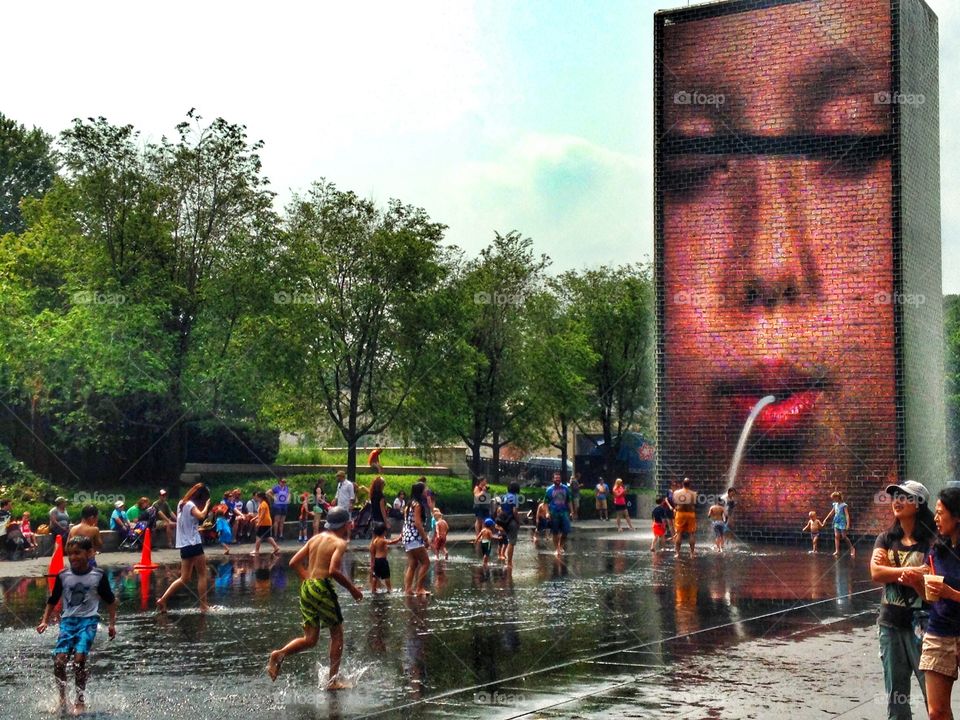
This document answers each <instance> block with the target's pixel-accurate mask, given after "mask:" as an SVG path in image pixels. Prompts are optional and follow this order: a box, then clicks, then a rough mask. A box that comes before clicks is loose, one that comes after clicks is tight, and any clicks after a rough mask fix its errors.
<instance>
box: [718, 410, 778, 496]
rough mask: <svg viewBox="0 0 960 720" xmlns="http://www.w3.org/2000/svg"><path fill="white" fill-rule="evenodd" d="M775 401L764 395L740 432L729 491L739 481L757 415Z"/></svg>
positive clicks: (732, 463)
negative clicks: (741, 463)
mask: <svg viewBox="0 0 960 720" xmlns="http://www.w3.org/2000/svg"><path fill="white" fill-rule="evenodd" d="M775 401H776V398H775V397H774V396H773V395H764V396H763V397H762V398H760V399H759V400H758V401H757V404H756V405H754V406H753V409H752V410H751V411H750V414H749V415H747V421H746V422H745V423H744V424H743V430H741V431H740V439H739V440H738V441H737V449H736V452H734V453H733V460H732V461H731V462H730V472H729V473H728V474H727V490H729V489H730V488H732V487H733V485H734V482H735V481H736V479H737V471H738V470H739V469H740V461H741V460H743V448H744V447H746V445H747V438H748V437H749V436H750V430H752V429H753V421H754V420H756V419H757V415H759V414H760V411H761V410H763V409H764V408H765V407H766V406H767V405H769V404H770V403H772V402H775Z"/></svg>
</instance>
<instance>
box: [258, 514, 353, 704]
mask: <svg viewBox="0 0 960 720" xmlns="http://www.w3.org/2000/svg"><path fill="white" fill-rule="evenodd" d="M323 527H324V530H326V531H327V532H322V533H320V534H319V535H314V536H313V537H312V538H310V540H309V542H307V544H306V545H304V546H303V547H302V548H300V549H299V550H298V551H297V554H296V555H294V556H293V557H292V558H291V559H290V567H291V568H293V570H294V572H296V573H297V574H298V575H299V576H300V578H301V580H302V581H303V582H302V583H301V584H300V613H301V615H303V637H299V638H296V639H294V640H291V641H290V642H288V643H287V644H286V645H284V646H283V647H282V648H280V649H279V650H274V651H273V652H272V653H270V661H269V662H268V663H267V674H268V675H269V676H270V679H271V680H276V679H277V676H278V675H279V674H280V666H281V665H282V664H283V660H284V658H285V657H286V656H287V655H291V654H293V653H298V652H303V651H304V650H308V649H310V648H312V647H313V646H314V645H316V644H317V640H319V638H320V626H321V625H322V626H323V627H327V628H330V677H329V678H328V680H327V690H342V689H344V688H347V687H350V685H349V684H348V683H346V682H343V681H342V680H340V678H338V677H337V676H338V674H339V672H340V658H341V656H342V655H343V615H342V614H341V613H340V603H339V602H338V601H337V593H336V591H335V590H334V589H333V583H332V582H331V580H336V581H337V582H338V583H340V584H341V585H343V587H345V588H346V589H347V590H349V591H350V594H351V595H353V598H354V600H356V601H357V602H359V601H360V600H362V599H363V593H362V592H361V591H360V589H359V588H358V587H357V586H356V585H354V584H353V583H352V582H350V578H348V577H347V576H346V575H344V574H343V573H342V572H341V571H340V561H341V560H342V559H343V553H344V551H346V549H347V538H348V537H349V536H350V512H349V511H348V510H346V509H345V508H334V509H332V510H330V512H329V513H327V521H326V523H324V526H323ZM304 564H306V567H304Z"/></svg>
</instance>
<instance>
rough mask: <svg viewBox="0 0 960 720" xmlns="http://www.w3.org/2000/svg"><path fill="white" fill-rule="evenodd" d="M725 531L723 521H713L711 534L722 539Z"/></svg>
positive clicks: (725, 527)
mask: <svg viewBox="0 0 960 720" xmlns="http://www.w3.org/2000/svg"><path fill="white" fill-rule="evenodd" d="M726 531H727V524H726V523H725V522H724V521H723V520H714V521H713V534H714V535H715V536H717V537H723V534H724V533H725V532H726Z"/></svg>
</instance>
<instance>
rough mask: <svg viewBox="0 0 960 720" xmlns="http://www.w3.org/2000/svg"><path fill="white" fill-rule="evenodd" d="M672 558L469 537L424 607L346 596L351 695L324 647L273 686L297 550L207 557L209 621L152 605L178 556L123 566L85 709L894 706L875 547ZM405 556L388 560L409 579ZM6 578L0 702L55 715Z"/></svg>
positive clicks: (623, 712) (511, 711)
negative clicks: (488, 554)
mask: <svg viewBox="0 0 960 720" xmlns="http://www.w3.org/2000/svg"><path fill="white" fill-rule="evenodd" d="M464 537H465V536H464ZM673 555H674V554H673V553H672V552H669V553H663V554H658V555H656V556H653V554H652V553H650V551H649V535H647V534H645V533H641V532H638V533H624V534H618V533H616V532H615V530H613V529H612V528H610V527H609V526H608V527H607V528H602V529H598V530H595V531H594V532H583V531H581V532H578V533H577V534H576V535H575V537H574V538H573V539H572V540H571V546H570V551H569V553H568V556H567V558H566V559H565V560H564V561H558V560H556V559H555V558H554V557H553V555H552V553H550V552H549V550H548V549H547V547H546V544H544V545H543V546H542V548H540V549H539V550H538V549H535V548H534V547H533V545H532V544H531V543H530V542H529V540H526V541H523V542H521V545H520V546H519V547H518V550H517V554H516V560H515V565H516V566H515V568H514V570H513V571H512V572H508V571H506V570H505V569H504V568H502V567H499V566H495V567H489V568H486V569H484V568H482V567H481V566H480V565H479V563H478V562H477V560H476V558H475V556H474V555H473V553H472V547H471V546H470V545H469V544H468V543H467V542H464V541H460V542H456V543H454V545H453V547H452V549H451V558H450V560H449V561H447V562H441V563H438V564H435V566H434V569H433V593H434V594H433V596H432V597H430V598H428V599H425V600H417V599H409V598H402V597H400V596H399V595H397V594H394V595H391V596H384V595H379V596H376V597H370V596H369V594H367V596H366V597H365V598H364V600H363V602H362V603H360V604H356V603H354V602H353V601H352V600H351V599H350V598H349V596H348V595H347V593H346V592H345V591H341V592H340V602H341V605H342V607H343V613H344V618H345V636H346V649H345V653H344V668H343V669H344V674H345V675H346V676H347V678H348V679H350V680H352V681H353V682H354V683H355V684H356V685H357V687H356V688H354V689H352V690H348V691H343V692H339V693H328V692H325V691H323V690H322V689H321V679H322V678H323V677H325V673H326V663H327V658H326V654H327V650H326V643H325V641H324V640H323V639H322V640H321V643H320V644H319V645H318V646H317V648H315V649H314V650H312V651H310V652H308V653H305V654H303V655H299V656H292V657H291V658H289V659H288V660H287V662H286V663H285V664H284V674H283V675H281V677H280V679H279V680H278V681H277V683H275V684H272V683H270V681H269V680H268V679H267V678H266V677H265V676H264V675H263V665H264V663H265V661H266V656H267V653H268V652H269V650H270V649H271V648H273V647H276V646H278V645H279V644H282V642H284V641H286V640H287V639H289V638H292V637H294V636H296V635H298V634H299V612H298V610H297V606H296V591H297V579H296V577H295V576H294V575H293V574H292V573H290V572H289V570H288V568H287V567H286V560H287V557H288V556H287V557H284V558H282V559H274V558H270V557H262V558H259V559H254V558H251V557H250V556H249V555H243V556H240V555H236V556H234V555H231V556H230V557H229V558H227V559H224V558H222V557H219V556H216V555H214V554H213V553H212V552H211V553H210V554H209V557H210V561H211V565H212V570H211V572H212V576H213V582H212V585H211V598H210V599H211V602H212V603H213V604H214V606H215V607H214V609H213V612H211V613H210V614H208V615H207V616H202V615H200V614H199V613H198V612H196V609H195V607H193V606H195V598H193V597H191V596H189V595H187V594H183V595H181V596H180V597H179V598H178V599H175V600H174V601H173V602H172V603H171V611H172V612H171V613H170V616H169V617H166V618H158V617H157V616H155V615H154V614H153V613H152V606H153V602H154V601H155V598H156V597H157V595H158V594H159V593H161V592H162V591H163V589H164V588H165V587H166V585H167V584H168V583H169V582H170V580H172V578H173V577H175V572H176V569H175V567H174V566H172V565H167V566H164V567H162V568H161V569H160V570H158V571H156V572H154V573H152V574H151V575H150V576H149V577H148V578H147V579H146V582H143V581H141V579H140V577H139V576H138V575H137V574H135V573H133V572H131V571H130V569H129V567H128V566H122V565H121V566H119V567H110V569H109V575H110V580H111V583H112V585H113V586H114V588H115V589H116V590H117V591H118V594H119V597H120V599H121V607H120V621H119V635H118V638H117V640H115V641H113V642H109V641H107V639H106V633H105V632H102V633H101V635H100V636H99V637H98V640H97V644H96V646H95V649H94V652H93V655H92V657H93V667H94V672H93V678H92V680H91V684H90V693H89V694H90V698H91V708H92V710H93V711H94V712H93V713H92V714H91V715H90V716H91V717H100V718H165V717H177V716H183V715H185V714H190V713H199V714H200V716H202V717H206V718H234V717H246V716H254V715H258V714H261V713H263V712H268V713H270V715H271V716H272V717H275V718H304V719H306V718H317V717H342V718H354V717H398V718H404V719H405V720H413V719H414V718H428V717H429V718H434V717H436V718H445V717H450V718H454V717H456V718H481V717H482V718H519V717H535V718H571V717H575V718H581V717H582V718H594V717H596V718H615V717H616V718H622V717H627V718H630V717H636V718H641V717H642V718H790V720H801V719H803V718H827V717H842V718H876V717H884V716H885V700H884V698H883V693H882V688H883V682H882V675H881V672H880V663H879V659H878V656H877V641H876V630H875V626H874V622H875V618H876V607H877V603H878V602H879V589H878V588H876V587H875V586H874V585H873V584H872V583H871V582H870V580H869V575H868V571H867V567H866V562H867V556H868V553H866V552H862V553H860V555H861V557H858V558H857V559H856V560H852V559H850V558H846V557H844V558H840V559H839V560H835V559H834V558H832V557H830V556H829V555H828V554H821V555H819V556H810V555H808V554H807V553H806V552H805V550H804V549H801V548H793V547H762V546H746V545H743V544H737V545H736V546H735V547H734V548H733V549H732V550H731V551H730V552H728V553H726V554H724V555H719V554H716V553H713V552H711V551H710V549H709V548H706V547H704V548H702V549H701V551H700V553H699V557H697V558H695V559H693V560H691V559H689V558H686V557H682V558H675V557H674V556H673ZM102 557H103V558H106V557H107V556H102ZM353 557H354V575H355V580H356V581H357V582H358V583H362V584H363V586H364V589H365V590H366V587H365V586H366V577H367V556H366V553H365V552H364V551H363V549H362V548H359V547H358V548H357V549H356V550H354V552H353ZM136 559H137V557H136V556H128V558H127V563H128V565H129V563H132V562H135V561H136ZM403 561H404V557H403V554H402V552H399V551H393V552H392V553H391V563H392V565H393V578H394V583H395V585H398V584H399V581H400V574H401V572H402V567H403ZM28 562H32V561H28ZM0 585H2V588H3V591H4V594H3V603H2V605H0V628H2V630H3V632H2V633H0V654H2V655H3V656H4V657H5V658H7V659H12V660H13V662H12V663H4V666H3V669H2V670H0V708H13V707H25V708H26V709H28V710H29V711H30V712H28V714H29V715H31V716H33V715H37V714H40V715H43V714H45V713H48V712H50V710H52V699H51V698H50V696H49V693H50V690H51V688H52V679H51V677H50V661H49V655H48V653H49V650H50V648H51V647H52V645H53V642H54V638H53V637H52V636H51V635H52V633H53V632H54V631H55V628H51V631H49V632H48V634H47V635H45V636H43V637H40V636H38V635H37V634H36V632H35V631H33V629H32V628H33V625H35V623H36V622H37V620H38V619H39V615H40V613H41V611H42V606H43V602H44V597H45V592H46V580H45V579H43V578H36V577H33V578H31V577H22V578H16V579H5V580H2V581H0ZM321 638H323V635H321ZM145 687H148V688H157V689H160V690H159V692H157V691H155V690H145V689H144V688H145ZM914 695H915V697H914V704H915V706H916V707H917V711H918V713H917V717H923V716H924V715H925V714H924V713H923V712H922V710H921V709H920V707H919V704H918V703H917V702H916V701H917V699H918V698H919V697H920V696H919V693H918V692H916V691H915V692H914ZM239 708H244V711H242V712H240V713H239V714H238V713H237V711H238V709H239ZM34 711H36V712H34ZM6 712H7V711H6V710H2V709H0V716H3V717H6V716H5V715H4V713H6ZM17 715H18V716H20V717H22V714H21V713H17Z"/></svg>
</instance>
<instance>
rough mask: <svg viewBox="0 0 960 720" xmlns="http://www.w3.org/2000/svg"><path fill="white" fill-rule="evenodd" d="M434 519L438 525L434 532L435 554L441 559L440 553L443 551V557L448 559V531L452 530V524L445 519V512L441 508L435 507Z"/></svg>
mask: <svg viewBox="0 0 960 720" xmlns="http://www.w3.org/2000/svg"><path fill="white" fill-rule="evenodd" d="M433 519H434V522H435V523H436V525H435V526H434V532H433V554H434V557H435V558H436V559H437V560H439V559H440V553H443V559H444V560H448V559H449V558H450V553H448V552H447V533H448V532H450V524H449V523H448V522H447V521H446V520H444V519H443V513H441V512H440V509H439V508H434V509H433Z"/></svg>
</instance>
